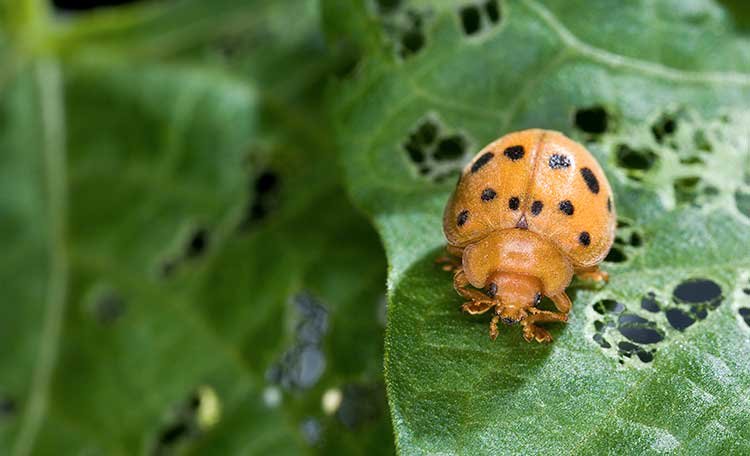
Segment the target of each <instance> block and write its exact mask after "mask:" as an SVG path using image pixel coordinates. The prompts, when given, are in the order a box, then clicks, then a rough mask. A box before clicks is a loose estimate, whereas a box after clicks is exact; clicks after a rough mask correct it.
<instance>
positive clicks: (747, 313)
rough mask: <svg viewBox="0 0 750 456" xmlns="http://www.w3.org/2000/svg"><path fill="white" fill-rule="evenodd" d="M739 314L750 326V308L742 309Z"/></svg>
mask: <svg viewBox="0 0 750 456" xmlns="http://www.w3.org/2000/svg"><path fill="white" fill-rule="evenodd" d="M738 312H739V314H740V317H742V320H743V321H744V322H745V324H746V325H748V326H750V307H740V308H739V310H738Z"/></svg>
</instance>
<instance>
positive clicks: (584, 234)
mask: <svg viewBox="0 0 750 456" xmlns="http://www.w3.org/2000/svg"><path fill="white" fill-rule="evenodd" d="M578 242H580V243H581V245H582V246H584V247H588V246H589V245H590V244H591V235H590V234H589V232H588V231H581V234H579V235H578Z"/></svg>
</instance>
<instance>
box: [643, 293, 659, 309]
mask: <svg viewBox="0 0 750 456" xmlns="http://www.w3.org/2000/svg"><path fill="white" fill-rule="evenodd" d="M641 309H643V310H647V311H649V312H652V313H657V312H659V311H660V310H661V306H660V305H659V301H657V299H656V294H655V293H654V292H653V291H649V292H648V293H646V295H645V296H643V297H642V298H641Z"/></svg>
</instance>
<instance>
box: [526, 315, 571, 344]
mask: <svg viewBox="0 0 750 456" xmlns="http://www.w3.org/2000/svg"><path fill="white" fill-rule="evenodd" d="M553 321H560V322H563V323H565V322H567V321H568V314H567V313H558V312H550V311H548V310H537V311H535V312H534V313H532V314H531V315H529V316H527V317H526V318H524V319H523V320H521V326H523V338H524V339H526V341H527V342H531V341H532V340H536V341H537V342H550V341H552V335H550V333H549V331H547V330H546V329H544V328H541V327H539V326H537V325H536V323H546V322H553Z"/></svg>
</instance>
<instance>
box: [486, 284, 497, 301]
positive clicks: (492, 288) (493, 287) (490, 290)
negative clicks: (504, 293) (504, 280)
mask: <svg viewBox="0 0 750 456" xmlns="http://www.w3.org/2000/svg"><path fill="white" fill-rule="evenodd" d="M495 295H497V284H496V283H491V284H490V285H489V286H488V287H487V296H489V297H490V298H494V297H495Z"/></svg>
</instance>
